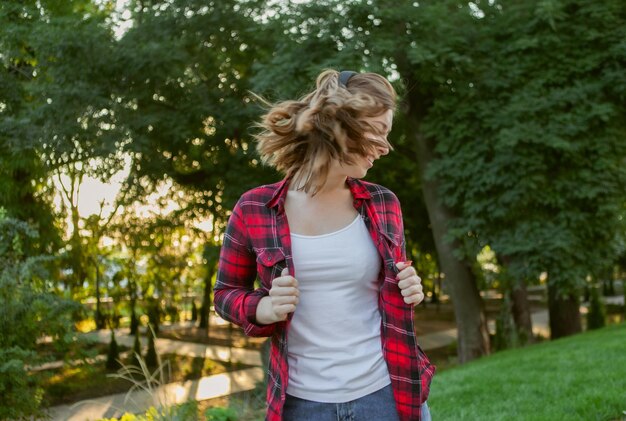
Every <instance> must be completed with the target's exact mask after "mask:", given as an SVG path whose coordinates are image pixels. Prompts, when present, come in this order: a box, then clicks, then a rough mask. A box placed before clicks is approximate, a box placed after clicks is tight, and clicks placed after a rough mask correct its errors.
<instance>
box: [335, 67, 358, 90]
mask: <svg viewBox="0 0 626 421" xmlns="http://www.w3.org/2000/svg"><path fill="white" fill-rule="evenodd" d="M356 74H357V72H352V71H350V70H344V71H343V72H341V73H339V85H340V86H343V87H344V88H346V87H347V86H348V81H349V80H350V78H351V77H352V76H354V75H356Z"/></svg>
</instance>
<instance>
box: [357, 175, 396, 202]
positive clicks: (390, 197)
mask: <svg viewBox="0 0 626 421" xmlns="http://www.w3.org/2000/svg"><path fill="white" fill-rule="evenodd" d="M358 183H359V184H361V185H362V186H363V187H365V188H366V189H367V191H368V192H369V193H370V195H371V196H372V200H373V201H374V202H377V203H378V202H379V203H384V204H389V205H396V206H400V200H399V199H398V196H396V194H395V193H394V192H393V191H391V190H390V189H389V188H387V187H385V186H381V185H380V184H376V183H371V182H369V181H363V180H358Z"/></svg>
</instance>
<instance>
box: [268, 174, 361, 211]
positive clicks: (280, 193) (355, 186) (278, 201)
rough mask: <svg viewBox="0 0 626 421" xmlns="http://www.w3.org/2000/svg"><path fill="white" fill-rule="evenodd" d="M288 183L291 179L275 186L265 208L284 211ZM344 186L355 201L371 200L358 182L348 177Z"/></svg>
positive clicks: (288, 178) (287, 178) (286, 179)
mask: <svg viewBox="0 0 626 421" xmlns="http://www.w3.org/2000/svg"><path fill="white" fill-rule="evenodd" d="M290 181H291V178H290V177H286V178H285V179H283V180H282V181H281V182H279V183H278V185H277V186H276V191H275V192H274V194H273V195H272V198H271V199H270V200H269V201H268V202H267V203H266V204H265V206H267V207H268V208H273V207H278V210H279V211H282V210H284V208H285V198H286V197H287V191H289V182H290ZM346 184H348V188H350V193H352V197H353V198H354V199H355V200H357V199H371V198H372V195H371V194H370V192H369V190H368V189H367V187H365V184H363V183H362V182H361V181H360V180H358V179H356V178H351V177H348V178H347V179H346Z"/></svg>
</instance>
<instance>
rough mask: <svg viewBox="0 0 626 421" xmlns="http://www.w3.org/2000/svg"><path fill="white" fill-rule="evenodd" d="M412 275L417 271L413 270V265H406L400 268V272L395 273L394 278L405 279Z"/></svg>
mask: <svg viewBox="0 0 626 421" xmlns="http://www.w3.org/2000/svg"><path fill="white" fill-rule="evenodd" d="M412 275H417V272H416V271H415V268H414V267H413V266H408V267H407V268H405V269H402V270H401V271H400V272H398V274H397V275H396V279H405V278H407V277H409V276H412Z"/></svg>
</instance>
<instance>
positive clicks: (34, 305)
mask: <svg viewBox="0 0 626 421" xmlns="http://www.w3.org/2000/svg"><path fill="white" fill-rule="evenodd" d="M37 237H38V233H37V231H35V230H34V229H33V228H32V227H31V226H30V225H28V224H26V223H25V222H23V221H19V220H17V219H14V218H9V217H7V215H6V212H5V211H4V210H3V209H2V208H0V396H2V398H1V399H0V419H25V418H29V417H31V416H36V415H39V414H40V411H39V406H40V404H41V399H42V396H43V391H42V389H41V387H40V386H39V384H40V383H39V378H38V377H37V376H36V375H31V374H30V373H28V371H27V369H26V367H28V366H31V367H32V366H36V365H39V364H41V363H43V362H45V361H44V360H43V359H42V357H40V356H38V355H37V354H36V352H35V349H36V346H37V340H38V339H40V338H41V337H42V336H51V337H52V338H53V340H54V341H55V347H57V348H59V349H61V348H63V347H67V346H69V345H70V344H71V343H72V342H73V341H74V339H75V335H74V334H73V333H72V328H73V322H72V314H73V313H74V312H76V311H78V309H80V305H79V304H78V303H75V302H72V301H69V300H65V299H62V298H60V297H58V296H57V295H55V294H54V293H53V291H52V288H53V286H52V285H51V282H50V276H49V273H48V268H49V267H50V266H52V265H51V263H52V262H53V261H54V260H55V258H54V257H52V256H44V255H32V252H28V251H27V250H29V249H32V248H31V247H29V246H28V245H29V244H30V243H32V242H34V241H36V238H37Z"/></svg>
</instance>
